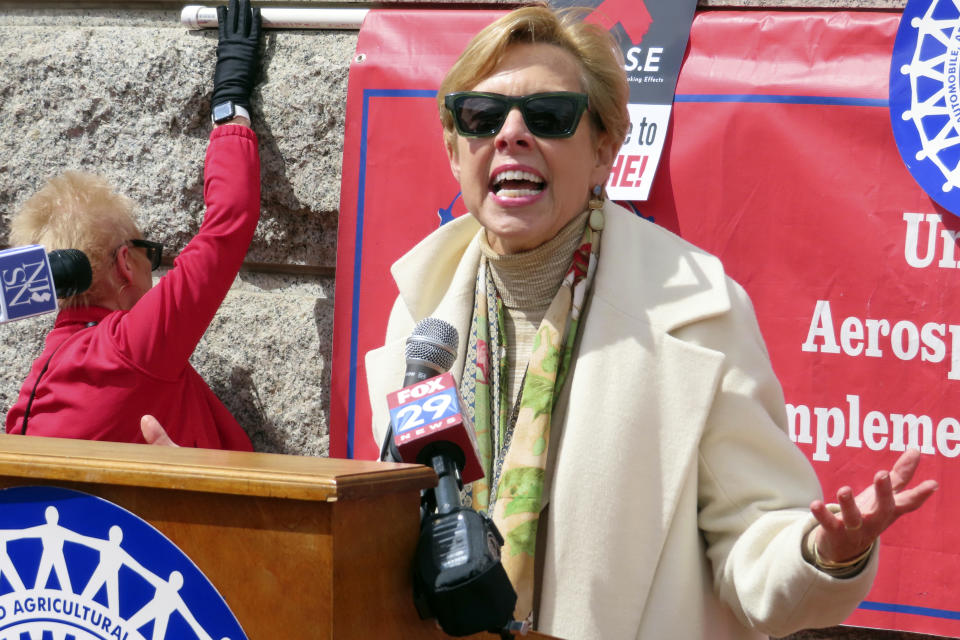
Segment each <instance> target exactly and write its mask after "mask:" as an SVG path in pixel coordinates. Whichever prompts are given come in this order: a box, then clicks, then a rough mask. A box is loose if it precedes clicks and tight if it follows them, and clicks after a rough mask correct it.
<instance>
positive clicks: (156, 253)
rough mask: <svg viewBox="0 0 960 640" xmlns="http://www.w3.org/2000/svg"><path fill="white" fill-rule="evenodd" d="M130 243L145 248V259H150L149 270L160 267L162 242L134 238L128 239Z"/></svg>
mask: <svg viewBox="0 0 960 640" xmlns="http://www.w3.org/2000/svg"><path fill="white" fill-rule="evenodd" d="M130 244H132V245H133V246H135V247H140V248H141V249H145V250H146V252H147V259H148V260H150V270H151V271H156V270H157V269H158V268H159V267H160V261H161V260H162V259H163V243H162V242H152V241H150V240H141V239H140V238H134V239H133V240H130Z"/></svg>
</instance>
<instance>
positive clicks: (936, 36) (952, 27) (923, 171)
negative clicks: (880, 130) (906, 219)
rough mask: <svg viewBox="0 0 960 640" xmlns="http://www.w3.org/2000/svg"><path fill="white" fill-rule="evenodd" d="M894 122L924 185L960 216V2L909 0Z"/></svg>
mask: <svg viewBox="0 0 960 640" xmlns="http://www.w3.org/2000/svg"><path fill="white" fill-rule="evenodd" d="M890 121H891V124H892V125H893V134H894V138H895V139H896V142H897V148H898V149H899V150H900V155H901V156H902V158H903V161H904V163H906V165H907V168H908V169H909V170H910V173H911V174H912V175H913V177H914V179H915V180H916V181H917V183H918V184H919V185H920V186H921V187H922V188H923V190H924V191H925V192H926V193H927V195H929V196H930V197H931V198H933V200H935V201H936V202H937V203H938V204H939V205H941V206H942V207H944V208H946V209H947V210H948V211H950V212H951V213H954V214H957V215H960V5H958V4H957V3H955V2H953V1H952V0H909V1H908V2H907V6H906V7H905V8H904V11H903V17H902V18H901V19H900V27H899V29H898V30H897V38H896V42H895V43H894V48H893V58H892V60H891V63H890Z"/></svg>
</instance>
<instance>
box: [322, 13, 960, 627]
mask: <svg viewBox="0 0 960 640" xmlns="http://www.w3.org/2000/svg"><path fill="white" fill-rule="evenodd" d="M497 15H500V12H474V11H467V12H454V11H424V12H399V11H385V12H377V11H372V12H371V13H370V15H369V16H368V18H367V22H366V23H365V25H364V28H363V29H362V30H361V33H360V38H359V41H358V48H357V58H356V59H355V61H354V64H353V65H352V67H351V73H350V86H349V91H348V103H347V109H348V114H347V136H346V143H345V144H346V147H345V151H344V165H343V185H342V193H341V212H340V235H339V257H338V268H337V292H336V311H335V343H334V363H333V385H332V386H333V390H332V393H331V405H332V409H331V421H332V424H331V435H330V438H331V443H330V451H331V455H335V456H353V457H359V458H374V457H376V454H377V450H378V447H377V445H376V443H374V442H373V441H372V437H371V435H370V424H369V421H370V417H369V416H370V414H369V408H368V401H367V391H366V386H365V381H364V370H363V355H364V354H365V353H366V351H367V350H369V349H371V348H375V347H377V346H380V344H381V343H382V339H383V334H384V329H385V326H386V318H387V313H388V311H389V308H390V305H391V304H392V302H393V299H394V296H395V295H396V289H395V287H394V285H393V281H392V279H391V278H390V276H389V270H388V269H389V265H390V264H391V263H392V262H393V261H394V260H395V259H396V258H398V257H399V256H400V255H402V254H403V253H404V252H405V251H406V250H407V249H409V248H410V247H411V246H412V245H413V244H414V243H415V242H416V241H418V240H419V239H420V238H422V237H423V236H424V235H425V234H427V233H428V232H429V231H430V230H432V229H434V228H436V226H437V225H438V224H439V223H440V221H441V220H443V219H448V218H449V217H450V216H452V215H459V214H460V213H462V211H463V207H462V204H461V202H460V200H459V197H458V196H459V188H458V185H457V183H456V182H455V181H454V180H453V178H452V176H451V174H450V170H449V167H448V165H447V160H446V157H445V154H444V152H443V147H442V142H441V134H440V125H439V120H438V115H437V107H436V101H435V92H436V87H437V86H438V85H439V81H440V78H441V77H442V75H443V73H444V72H445V71H446V69H447V68H448V67H449V65H450V64H451V63H452V62H453V60H454V58H455V56H456V55H457V53H458V52H459V51H460V50H461V49H462V48H463V46H464V45H465V44H466V42H467V41H468V40H469V38H470V37H471V36H472V35H473V34H474V33H475V32H476V31H477V30H479V29H480V28H481V27H482V26H484V25H485V24H487V23H488V22H489V21H490V20H492V19H493V18H494V17H495V16H497ZM899 18H900V14H899V13H861V12H849V13H843V12H817V13H805V12H786V11H784V12H754V11H751V12H733V11H715V12H702V13H699V14H698V15H697V16H696V18H695V20H694V24H693V28H692V30H691V35H690V48H689V51H688V55H687V59H686V61H685V63H684V66H683V68H682V70H681V73H680V78H679V82H678V85H677V90H676V92H677V95H676V101H675V106H674V113H673V122H672V123H671V127H670V138H669V140H668V143H667V147H666V148H665V150H664V154H665V155H664V161H663V163H662V166H661V167H660V169H659V172H658V175H657V178H656V180H655V183H654V185H653V191H652V193H651V195H650V200H649V201H648V202H646V203H637V204H636V207H635V208H636V209H639V211H638V212H639V213H640V214H641V215H644V216H645V217H648V218H653V219H654V221H655V222H657V223H658V224H661V225H663V226H665V227H667V228H668V229H671V230H672V231H674V232H676V233H678V234H680V235H682V236H683V237H685V238H687V239H688V240H690V241H691V242H694V243H695V244H697V245H699V246H701V247H703V248H705V249H706V250H708V251H710V252H712V253H714V254H715V255H717V256H719V257H720V258H721V259H722V260H723V262H724V265H725V266H726V268H727V271H728V273H730V275H731V276H732V277H734V278H735V279H736V280H738V281H739V282H740V283H742V284H743V285H744V286H745V287H746V289H747V291H748V292H749V294H750V296H751V298H752V299H753V301H754V304H755V307H756V310H757V316H758V318H759V321H760V326H761V328H762V330H763V333H764V337H765V339H766V341H767V345H768V348H769V350H770V356H771V359H772V361H773V365H774V368H775V370H776V372H777V375H778V376H779V378H780V380H781V382H782V384H783V387H784V392H785V395H786V399H787V402H788V407H787V408H788V415H789V417H790V423H791V437H792V439H793V440H794V441H795V442H796V443H797V445H798V446H799V447H800V448H801V449H802V450H803V451H804V453H805V454H807V456H808V457H809V458H810V459H811V461H812V462H813V465H814V467H815V469H816V470H817V472H818V474H819V476H820V479H821V482H822V484H823V487H824V492H825V494H826V495H827V496H831V495H834V494H835V492H836V490H837V489H838V488H839V486H841V484H852V485H853V486H855V487H856V488H860V487H862V486H865V485H867V484H868V483H869V482H870V481H871V479H872V475H873V473H874V472H875V471H876V470H877V469H880V468H889V466H890V465H891V464H892V463H893V461H894V460H895V459H896V458H897V456H898V455H899V452H900V451H902V450H903V449H904V448H905V447H907V446H916V447H919V448H920V450H921V452H922V453H923V456H922V458H923V460H922V462H921V468H920V475H921V476H922V477H923V478H927V477H932V478H935V479H937V480H938V481H939V482H940V484H941V489H940V491H939V492H938V493H937V494H936V495H934V497H933V498H932V499H931V503H932V504H928V505H927V506H926V507H925V508H924V509H922V510H921V511H920V512H918V513H916V514H912V515H910V516H907V517H906V518H904V519H903V520H902V521H900V522H898V523H897V524H896V525H895V526H894V527H893V528H892V529H890V530H889V531H888V532H887V533H885V534H884V536H883V545H882V549H881V554H880V561H881V568H880V575H879V577H878V579H877V581H876V583H875V586H874V588H873V590H872V592H871V593H870V595H869V597H868V598H867V600H866V601H865V602H864V603H863V604H862V605H861V607H860V609H859V610H858V611H857V612H856V613H855V614H854V615H853V616H852V617H851V618H850V619H849V620H848V623H849V624H852V625H857V626H868V627H880V628H894V629H902V630H907V631H916V632H923V633H935V634H941V635H949V636H953V637H960V606H958V605H957V603H956V600H957V599H956V597H955V593H956V592H955V591H954V592H951V589H950V585H951V584H952V583H953V578H954V576H956V575H957V574H958V573H960V557H958V554H957V553H956V552H955V551H954V550H953V548H952V544H950V543H949V542H948V541H949V540H952V539H954V538H955V536H956V535H957V534H956V529H957V519H958V518H957V516H955V515H954V514H953V512H952V511H951V510H950V509H949V508H948V507H947V505H946V504H945V503H944V498H947V499H949V497H951V496H955V495H958V490H960V487H958V485H960V482H958V472H957V471H956V462H955V460H954V458H956V457H957V456H958V454H960V409H954V408H953V403H952V402H951V400H952V395H951V394H952V392H953V391H955V390H957V386H958V382H957V381H958V380H960V301H954V299H953V296H952V295H951V284H952V280H953V278H955V277H957V269H958V264H960V249H958V248H957V246H956V244H957V240H956V239H957V236H958V232H960V220H958V218H957V217H956V216H953V215H952V214H950V213H948V212H946V211H945V210H943V209H942V208H940V207H939V206H937V205H936V204H935V203H934V202H933V201H932V200H931V199H930V198H929V197H928V196H927V195H925V194H924V192H923V190H922V189H921V188H920V187H919V186H917V184H916V183H915V182H914V180H913V178H912V177H911V176H910V174H909V172H908V171H907V169H906V168H905V167H904V165H903V162H902V161H901V159H900V156H899V153H898V151H897V148H896V146H895V144H894V139H893V134H892V131H891V124H890V115H889V109H888V106H887V87H888V74H889V67H890V55H891V51H892V48H893V40H894V37H895V35H896V30H897V26H898V22H899ZM426 33H428V34H430V37H429V38H424V37H423V34H426ZM952 596H954V597H952Z"/></svg>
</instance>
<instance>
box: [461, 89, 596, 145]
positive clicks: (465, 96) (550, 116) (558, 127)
mask: <svg viewBox="0 0 960 640" xmlns="http://www.w3.org/2000/svg"><path fill="white" fill-rule="evenodd" d="M443 102H444V105H445V106H446V107H447V110H449V111H450V113H452V114H453V120H454V123H455V124H456V126H457V132H458V133H459V134H460V135H462V136H465V137H468V138H485V137H489V136H492V135H496V134H497V132H498V131H500V128H501V127H503V123H504V122H505V121H506V119H507V114H509V113H510V110H511V109H513V108H514V107H517V108H518V109H520V114H521V115H522V116H523V121H524V123H526V125H527V129H529V130H530V133H532V134H533V135H535V136H537V137H538V138H569V137H570V136H572V135H573V134H574V132H575V131H576V130H577V125H578V124H579V123H580V116H582V115H583V112H584V111H585V110H586V109H587V96H586V94H583V93H574V92H572V91H552V92H549V93H532V94H530V95H528V96H505V95H502V94H499V93H486V92H483V91H458V92H456V93H448V94H447V95H446V96H444V99H443Z"/></svg>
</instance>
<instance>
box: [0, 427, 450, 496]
mask: <svg viewBox="0 0 960 640" xmlns="http://www.w3.org/2000/svg"><path fill="white" fill-rule="evenodd" d="M0 478H5V479H6V480H5V482H4V486H14V485H28V484H32V483H36V482H38V481H42V482H43V483H44V484H47V483H49V482H77V483H94V484H110V485H118V486H139V487H151V488H160V489H173V490H183V491H196V492H209V493H223V494H235V495H247V496H261V497H270V498H285V499H297V500H314V501H325V502H335V501H338V500H350V499H357V498H363V497H370V496H375V495H381V494H388V493H395V492H401V491H419V490H421V489H426V488H428V487H431V486H434V485H436V475H435V474H434V472H433V470H432V469H430V468H429V467H424V466H420V465H412V464H391V463H386V462H374V461H366V460H342V459H336V458H319V457H308V456H294V455H284V454H277V453H251V452H244V451H220V450H216V449H192V448H186V447H183V448H180V447H161V446H150V445H143V444H127V443H119V442H94V441H88V440H69V439H66V438H45V437H36V436H20V435H8V434H0Z"/></svg>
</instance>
